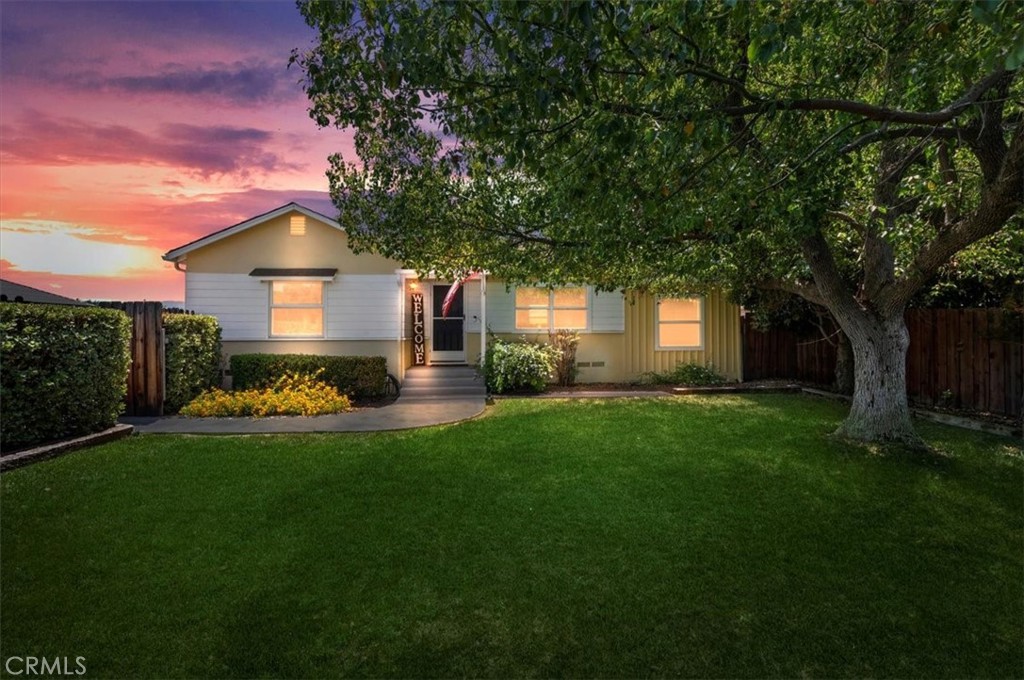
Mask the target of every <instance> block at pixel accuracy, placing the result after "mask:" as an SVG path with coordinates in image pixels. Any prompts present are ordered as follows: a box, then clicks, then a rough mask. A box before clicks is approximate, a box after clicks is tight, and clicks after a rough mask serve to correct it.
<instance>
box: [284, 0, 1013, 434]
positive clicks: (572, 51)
mask: <svg viewBox="0 0 1024 680" xmlns="http://www.w3.org/2000/svg"><path fill="white" fill-rule="evenodd" d="M300 9H301V11H302V12H303V14H304V16H305V18H306V20H307V21H308V22H309V24H310V25H311V26H313V27H314V28H316V29H317V31H318V42H317V44H316V45H315V47H314V48H313V49H311V50H310V51H308V52H296V53H295V55H294V60H295V61H296V62H297V63H299V64H300V65H301V67H302V69H303V72H304V77H305V86H306V89H307V93H308V94H309V97H310V100H311V109H310V112H311V115H312V116H313V118H314V119H315V120H316V121H317V122H318V123H319V124H320V125H330V124H334V125H338V126H346V127H347V126H351V127H354V128H355V129H356V130H357V137H356V149H357V153H358V156H359V158H358V159H355V158H350V159H345V158H342V157H340V156H335V157H333V158H332V167H331V171H330V173H329V176H330V179H331V189H332V193H333V197H334V199H335V202H336V204H337V206H338V208H339V209H340V211H341V218H342V220H344V221H345V224H346V227H347V228H348V230H349V231H350V233H351V235H352V238H353V241H354V242H355V243H356V244H357V245H360V246H364V247H372V248H375V249H377V250H380V251H383V252H384V253H386V254H389V255H392V256H396V257H399V258H401V259H403V260H405V261H408V262H410V263H412V264H413V265H414V266H417V267H418V268H420V269H422V270H431V269H433V270H436V271H448V272H455V273H457V272H459V271H465V270H467V269H470V268H472V267H485V268H487V269H488V270H490V271H492V272H495V273H496V274H499V275H502V276H504V277H506V278H508V279H510V280H523V279H529V278H535V277H539V278H542V279H543V280H546V281H549V282H551V283H558V282H563V281H590V282H596V283H598V284H600V285H604V286H608V287H613V286H629V287H636V288H641V289H649V290H659V291H676V292H681V291H687V290H695V289H698V288H700V287H704V286H708V285H728V286H730V287H734V288H737V289H739V288H743V287H750V286H751V285H756V286H758V287H761V288H764V289H778V290H785V291H789V292H792V293H796V294H798V295H800V296H802V297H804V298H806V299H807V300H809V301H810V302H813V303H815V304H818V305H821V306H824V307H826V308H827V309H828V310H829V312H830V313H831V314H832V316H833V317H834V318H835V319H836V320H837V322H838V323H839V325H840V326H841V327H842V329H843V331H844V332H845V333H846V335H847V336H848V337H849V339H850V342H851V344H852V347H853V353H854V361H855V373H856V385H855V393H854V398H853V405H852V408H851V411H850V415H849V417H848V418H847V419H846V421H845V422H844V424H843V425H842V427H841V430H840V433H841V434H844V435H847V436H850V437H854V438H857V439H862V440H868V441H887V440H898V441H902V442H906V443H910V444H919V443H920V440H919V439H918V438H917V436H916V434H915V433H914V430H913V428H912V426H911V423H910V417H909V411H908V407H907V399H906V393H905V354H906V349H907V342H908V340H907V331H906V327H905V325H904V322H903V312H904V309H905V307H906V306H907V304H908V302H909V301H910V300H911V298H912V297H913V296H914V295H915V293H917V292H918V291H919V290H920V289H921V288H922V286H924V285H925V284H926V282H928V281H929V280H930V279H932V278H933V277H934V276H935V275H936V273H937V272H938V271H939V270H940V268H942V267H943V265H945V264H946V263H947V262H948V261H949V260H950V259H951V258H952V257H953V256H955V255H956V254H957V253H959V252H961V251H963V250H964V249H966V248H969V247H970V246H971V245H972V244H975V243H977V242H979V241H982V240H983V239H985V238H986V237H989V236H991V235H992V234H995V233H996V232H998V231H999V230H1001V229H1020V228H1021V221H1022V220H1021V206H1022V203H1024V123H1022V116H1024V114H1022V111H1024V105H1022V86H1021V79H1020V78H1019V77H1018V74H1019V69H1020V67H1021V64H1022V62H1024V32H1022V29H1021V26H1024V4H1022V3H1019V2H1013V1H1005V2H1002V3H1000V2H991V1H988V2H976V3H974V4H971V3H966V2H936V3H925V2H900V1H896V0H877V1H874V2H872V1H871V0H867V1H866V2H861V1H860V0H857V1H852V2H842V1H839V0H837V1H836V2H786V1H783V2H735V1H733V2H729V1H728V0H723V1H721V2H699V1H695V2H663V3H650V2H638V3H629V2H617V3H605V2H569V1H565V2H548V1H544V2H497V1H494V0H492V1H490V2H476V3H472V2H437V3H429V2H422V1H420V0H401V1H395V2H379V1H375V0H362V1H358V2H356V1H344V0H342V1H338V2H316V1H313V2H300Z"/></svg>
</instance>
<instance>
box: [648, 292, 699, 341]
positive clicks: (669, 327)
mask: <svg viewBox="0 0 1024 680" xmlns="http://www.w3.org/2000/svg"><path fill="white" fill-rule="evenodd" d="M657 305H658V309H657V316H656V320H655V324H656V327H657V331H658V349H703V347H704V300H702V299H701V298H661V299H659V300H658V302H657Z"/></svg>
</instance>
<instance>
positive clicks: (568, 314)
mask: <svg viewBox="0 0 1024 680" xmlns="http://www.w3.org/2000/svg"><path fill="white" fill-rule="evenodd" d="M515 297H516V330H520V331H536V332H544V333H552V332H554V331H555V330H557V329H561V328H565V329H571V330H586V328H587V289H586V288H584V287H574V288H553V289H549V288H531V287H523V288H517V289H516V294H515Z"/></svg>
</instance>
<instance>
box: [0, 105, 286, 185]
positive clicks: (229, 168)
mask: <svg viewBox="0 0 1024 680" xmlns="http://www.w3.org/2000/svg"><path fill="white" fill-rule="evenodd" d="M2 136H3V139H4V147H3V150H2V152H0V158H2V159H3V161H4V162H6V163H30V164H37V165H93V164H126V165H161V166H168V167H178V168H182V169H184V170H186V171H188V172H192V173H195V174H198V175H201V176H210V175H218V174H235V173H237V174H240V175H250V174H252V173H253V172H254V171H258V172H261V173H271V172H282V171H284V172H287V171H296V170H300V169H301V167H300V166H297V165H295V164H293V163H288V162H286V161H284V160H283V159H282V158H281V157H280V156H278V155H277V154H276V153H274V152H273V151H271V150H270V148H271V147H272V145H273V143H274V141H275V135H274V133H272V132H268V131H266V130H260V129H257V128H249V127H232V126H227V125H213V126H199V125H188V124H184V123H168V124H165V125H161V126H160V127H159V128H158V132H157V133H156V134H147V133H144V132H140V131H138V130H135V129H133V128H130V127H127V126H124V125H99V124H94V123H89V122H85V121H81V120H75V119H71V118H59V119H58V118H53V117H51V116H48V115H46V114H43V113H41V112H38V111H30V112H27V113H26V115H25V116H23V117H22V119H21V120H20V122H19V123H18V124H16V125H8V126H4V127H3V129H2Z"/></svg>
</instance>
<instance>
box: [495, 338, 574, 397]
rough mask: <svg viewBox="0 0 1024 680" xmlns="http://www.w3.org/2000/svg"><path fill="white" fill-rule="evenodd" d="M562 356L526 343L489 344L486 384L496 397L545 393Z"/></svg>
mask: <svg viewBox="0 0 1024 680" xmlns="http://www.w3.org/2000/svg"><path fill="white" fill-rule="evenodd" d="M559 354H560V352H559V351H558V350H557V349H555V348H554V347H551V346H550V345H544V344H540V343H535V342H527V341H526V340H522V341H519V342H508V341H506V340H500V339H498V338H492V339H490V340H489V341H488V345H487V353H486V354H485V355H484V380H485V381H486V382H487V389H489V390H490V391H491V392H493V393H494V394H503V393H505V392H520V391H533V392H541V391H543V390H544V387H545V386H546V385H547V383H548V380H550V378H551V374H552V372H553V371H554V370H555V362H556V361H557V359H558V355H559Z"/></svg>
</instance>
